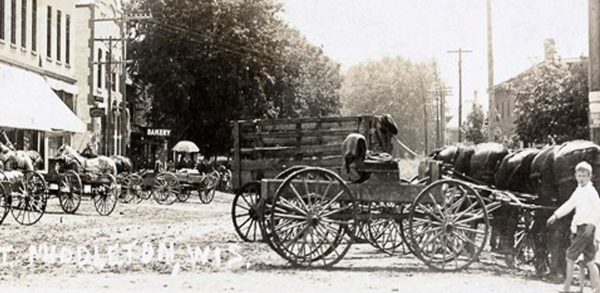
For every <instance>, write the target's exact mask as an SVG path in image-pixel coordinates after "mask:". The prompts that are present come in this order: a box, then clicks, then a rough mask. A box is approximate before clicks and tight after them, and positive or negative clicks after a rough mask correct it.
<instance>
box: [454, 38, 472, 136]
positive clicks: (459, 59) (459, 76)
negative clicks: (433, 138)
mask: <svg viewBox="0 0 600 293" xmlns="http://www.w3.org/2000/svg"><path fill="white" fill-rule="evenodd" d="M472 52H473V51H471V50H464V49H463V48H458V50H451V51H448V53H457V54H458V142H461V141H462V130H461V129H460V128H461V126H462V55H463V53H472Z"/></svg>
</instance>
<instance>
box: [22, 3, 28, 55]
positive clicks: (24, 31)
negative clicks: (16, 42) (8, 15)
mask: <svg viewBox="0 0 600 293" xmlns="http://www.w3.org/2000/svg"><path fill="white" fill-rule="evenodd" d="M21 47H23V48H25V47H27V0H21Z"/></svg>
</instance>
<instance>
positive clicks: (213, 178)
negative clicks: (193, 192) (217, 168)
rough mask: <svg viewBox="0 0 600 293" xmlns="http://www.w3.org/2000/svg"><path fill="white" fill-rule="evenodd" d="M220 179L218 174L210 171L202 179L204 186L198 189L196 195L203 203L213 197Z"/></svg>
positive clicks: (208, 201)
mask: <svg viewBox="0 0 600 293" xmlns="http://www.w3.org/2000/svg"><path fill="white" fill-rule="evenodd" d="M220 180H221V179H220V177H219V176H218V174H213V173H211V174H208V175H207V177H205V179H204V180H203V181H202V184H204V186H202V187H201V188H200V189H199V190H198V196H199V197H200V201H201V202H202V203H203V204H209V203H210V202H212V200H213V199H214V198H215V193H216V191H217V186H218V185H219V181H220Z"/></svg>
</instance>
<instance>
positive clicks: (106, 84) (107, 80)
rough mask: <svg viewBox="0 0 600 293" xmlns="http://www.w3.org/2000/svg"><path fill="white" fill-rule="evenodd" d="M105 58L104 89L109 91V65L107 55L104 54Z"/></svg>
mask: <svg viewBox="0 0 600 293" xmlns="http://www.w3.org/2000/svg"><path fill="white" fill-rule="evenodd" d="M106 58H107V60H106V62H107V63H106V65H105V66H106V69H105V70H106V80H105V81H104V87H105V88H106V89H107V90H108V89H109V87H108V86H109V84H108V83H109V82H110V80H109V78H110V74H111V70H110V63H108V54H106Z"/></svg>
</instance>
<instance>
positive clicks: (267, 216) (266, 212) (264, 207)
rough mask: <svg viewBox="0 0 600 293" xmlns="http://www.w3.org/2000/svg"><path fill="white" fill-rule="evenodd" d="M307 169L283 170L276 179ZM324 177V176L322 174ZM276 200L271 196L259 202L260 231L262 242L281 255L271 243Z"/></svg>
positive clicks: (295, 167)
mask: <svg viewBox="0 0 600 293" xmlns="http://www.w3.org/2000/svg"><path fill="white" fill-rule="evenodd" d="M306 168H310V166H304V165H296V166H292V167H289V168H287V169H285V170H283V171H282V172H280V173H279V174H277V175H276V176H275V178H274V179H286V178H287V177H288V176H290V175H291V174H293V173H294V172H296V171H300V170H302V169H306ZM321 175H322V174H321ZM307 177H309V178H310V177H311V174H308V175H307ZM274 198H275V196H274V195H273V196H270V197H268V198H260V200H259V201H258V208H257V209H258V211H260V213H259V214H261V215H260V217H259V222H258V223H259V226H260V231H261V236H262V240H263V241H264V242H266V243H267V245H269V247H271V248H272V249H273V250H274V251H275V252H277V253H278V254H280V255H281V253H280V252H279V249H278V248H277V247H275V246H274V245H273V242H272V241H271V238H272V235H273V233H272V232H271V230H270V229H271V226H270V225H269V223H270V221H271V211H272V209H273V199H274ZM282 257H284V256H283V255H282Z"/></svg>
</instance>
